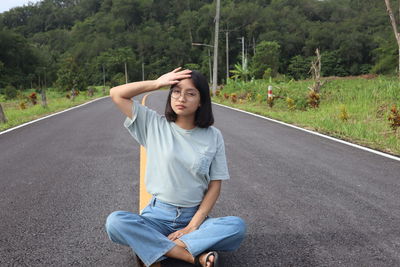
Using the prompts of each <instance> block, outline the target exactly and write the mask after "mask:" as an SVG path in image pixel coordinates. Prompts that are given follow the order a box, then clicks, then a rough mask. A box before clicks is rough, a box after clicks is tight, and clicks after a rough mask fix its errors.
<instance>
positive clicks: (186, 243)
mask: <svg viewBox="0 0 400 267" xmlns="http://www.w3.org/2000/svg"><path fill="white" fill-rule="evenodd" d="M182 238H183V236H182V237H181V238H179V239H178V240H180V241H181V242H183V243H184V244H185V245H186V250H187V251H189V253H190V254H192V256H193V257H196V256H197V255H199V254H200V253H199V254H197V255H195V254H193V250H192V248H191V247H190V245H189V244H188V242H187V241H185V240H183V239H182Z"/></svg>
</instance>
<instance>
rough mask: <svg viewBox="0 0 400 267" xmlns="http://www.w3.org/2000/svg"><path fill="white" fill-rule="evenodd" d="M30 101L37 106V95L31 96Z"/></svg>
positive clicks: (32, 94)
mask: <svg viewBox="0 0 400 267" xmlns="http://www.w3.org/2000/svg"><path fill="white" fill-rule="evenodd" d="M29 100H30V101H31V102H32V105H36V104H37V97H36V93H35V92H33V93H31V94H30V95H29Z"/></svg>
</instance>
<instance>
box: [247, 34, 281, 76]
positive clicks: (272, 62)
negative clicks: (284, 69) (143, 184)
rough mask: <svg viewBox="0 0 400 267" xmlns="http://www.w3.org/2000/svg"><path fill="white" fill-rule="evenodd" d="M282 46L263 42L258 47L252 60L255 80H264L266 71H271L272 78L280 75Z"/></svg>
mask: <svg viewBox="0 0 400 267" xmlns="http://www.w3.org/2000/svg"><path fill="white" fill-rule="evenodd" d="M279 54H280V45H279V44H278V43H277V42H267V41H262V42H261V43H259V44H258V45H257V46H256V54H255V55H254V57H253V59H252V63H251V66H252V69H253V72H254V76H255V78H262V77H263V74H264V72H265V70H266V69H268V68H270V69H271V75H272V77H274V76H276V74H278V69H279Z"/></svg>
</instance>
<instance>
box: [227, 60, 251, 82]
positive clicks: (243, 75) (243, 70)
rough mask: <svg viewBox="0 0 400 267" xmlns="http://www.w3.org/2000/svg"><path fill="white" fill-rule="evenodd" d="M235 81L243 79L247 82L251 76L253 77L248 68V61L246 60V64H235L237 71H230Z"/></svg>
mask: <svg viewBox="0 0 400 267" xmlns="http://www.w3.org/2000/svg"><path fill="white" fill-rule="evenodd" d="M230 72H231V73H232V74H234V75H233V76H232V78H233V79H241V80H244V81H247V80H248V78H249V76H250V75H251V70H250V69H249V67H248V66H247V60H246V59H245V61H244V64H243V65H241V64H235V69H234V70H231V71H230Z"/></svg>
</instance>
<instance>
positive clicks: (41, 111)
mask: <svg viewBox="0 0 400 267" xmlns="http://www.w3.org/2000/svg"><path fill="white" fill-rule="evenodd" d="M95 88H96V90H95V91H94V94H93V96H92V97H89V96H88V95H87V91H82V92H80V94H79V95H78V96H76V97H75V99H74V101H72V100H71V99H68V98H67V97H66V95H67V92H63V93H60V92H58V91H57V90H55V89H54V88H48V89H47V90H46V99H47V108H44V107H43V106H42V105H41V103H42V100H41V95H40V94H36V95H37V104H36V105H33V104H32V103H30V102H28V101H27V100H23V99H18V100H17V99H16V100H8V101H6V100H5V97H4V95H0V103H1V105H2V107H3V111H4V113H5V116H6V118H7V122H6V123H1V124H0V131H3V130H6V129H8V128H12V127H15V126H18V125H21V124H23V123H25V122H28V121H32V120H35V119H38V118H41V117H44V116H47V115H49V114H53V113H56V112H58V111H62V110H65V109H68V108H70V107H74V106H77V105H80V104H83V103H86V102H88V101H91V100H93V99H96V98H99V97H103V96H105V95H109V88H106V90H105V92H106V93H105V94H103V91H102V88H103V87H102V86H96V87H95ZM32 92H34V90H26V91H24V92H23V95H24V96H29V95H30V94H31V93H32ZM21 102H25V103H26V104H25V105H26V109H21V108H20V103H21Z"/></svg>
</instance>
